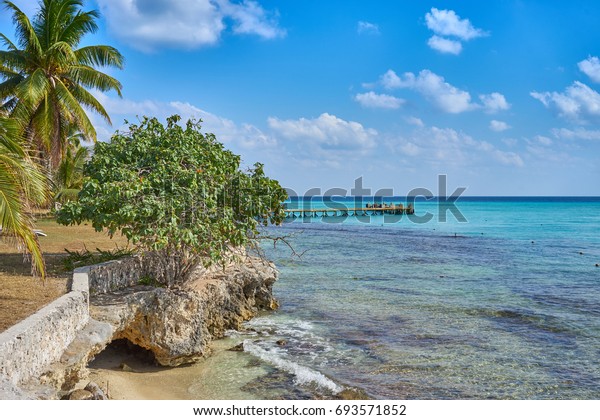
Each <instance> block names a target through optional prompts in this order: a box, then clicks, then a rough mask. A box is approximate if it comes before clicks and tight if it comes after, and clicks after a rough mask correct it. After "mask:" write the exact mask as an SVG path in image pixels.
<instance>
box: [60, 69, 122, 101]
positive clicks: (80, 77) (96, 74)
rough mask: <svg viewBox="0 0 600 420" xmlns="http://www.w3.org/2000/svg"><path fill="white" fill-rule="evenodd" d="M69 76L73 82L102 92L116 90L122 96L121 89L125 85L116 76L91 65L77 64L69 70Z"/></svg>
mask: <svg viewBox="0 0 600 420" xmlns="http://www.w3.org/2000/svg"><path fill="white" fill-rule="evenodd" d="M69 78H70V79H71V80H73V82H75V83H77V84H80V85H83V86H84V87H86V88H89V89H97V90H99V91H101V92H108V91H110V90H114V91H116V92H117V94H118V95H119V96H122V94H121V89H122V88H123V86H122V85H121V82H119V81H118V80H117V79H115V78H114V77H111V76H109V75H108V74H105V73H102V72H101V71H98V70H96V69H94V68H93V67H90V66H84V65H75V66H71V68H70V70H69Z"/></svg>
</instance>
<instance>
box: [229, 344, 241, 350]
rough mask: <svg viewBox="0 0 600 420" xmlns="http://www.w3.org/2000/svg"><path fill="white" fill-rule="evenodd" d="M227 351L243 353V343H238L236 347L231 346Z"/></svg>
mask: <svg viewBox="0 0 600 420" xmlns="http://www.w3.org/2000/svg"><path fill="white" fill-rule="evenodd" d="M227 350H228V351H244V343H240V344H238V345H237V346H233V347H232V348H230V349H227Z"/></svg>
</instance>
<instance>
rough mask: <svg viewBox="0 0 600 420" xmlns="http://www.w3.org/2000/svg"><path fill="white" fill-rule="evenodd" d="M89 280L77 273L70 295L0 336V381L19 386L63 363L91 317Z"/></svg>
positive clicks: (83, 273)
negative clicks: (53, 365)
mask: <svg viewBox="0 0 600 420" xmlns="http://www.w3.org/2000/svg"><path fill="white" fill-rule="evenodd" d="M87 277H88V276H87V274H86V273H85V272H79V273H75V274H74V275H73V281H72V285H71V291H70V292H69V293H67V294H66V295H64V296H61V297H60V298H58V299H57V300H55V301H54V302H52V303H50V304H49V305H47V306H45V307H44V308H42V309H41V310H39V311H38V312H36V313H35V314H33V315H31V316H30V317H29V318H27V319H25V320H23V321H21V322H20V323H18V324H17V325H14V326H12V327H11V328H9V329H8V330H6V331H4V332H2V333H0V378H1V377H4V378H5V379H8V381H10V382H11V383H13V384H15V385H18V384H20V383H23V382H25V381H28V380H29V379H31V378H35V377H39V376H40V375H41V374H42V373H44V370H45V368H47V367H48V366H49V365H50V364H51V363H53V362H55V361H57V360H59V359H60V357H61V356H62V354H63V353H64V351H65V349H66V348H67V346H68V345H69V344H70V343H71V342H72V341H73V339H74V338H75V336H76V335H77V332H78V331H80V330H81V329H82V328H83V327H85V325H86V324H87V323H88V320H89V317H90V316H89V287H88V279H87Z"/></svg>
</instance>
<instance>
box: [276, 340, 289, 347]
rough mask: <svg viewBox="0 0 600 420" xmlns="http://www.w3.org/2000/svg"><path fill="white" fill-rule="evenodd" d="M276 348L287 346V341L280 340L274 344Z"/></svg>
mask: <svg viewBox="0 0 600 420" xmlns="http://www.w3.org/2000/svg"><path fill="white" fill-rule="evenodd" d="M275 343H276V344H277V345H278V346H280V347H283V346H285V345H286V344H287V340H284V339H281V340H277V341H276V342H275Z"/></svg>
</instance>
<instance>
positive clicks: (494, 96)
mask: <svg viewBox="0 0 600 420" xmlns="http://www.w3.org/2000/svg"><path fill="white" fill-rule="evenodd" d="M479 99H480V100H481V103H482V104H483V108H484V109H485V111H486V112H487V113H490V114H495V113H496V112H499V111H506V110H507V109H509V108H510V104H509V103H508V102H507V101H506V98H505V97H504V95H502V94H501V93H498V92H494V93H490V94H489V95H479Z"/></svg>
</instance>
